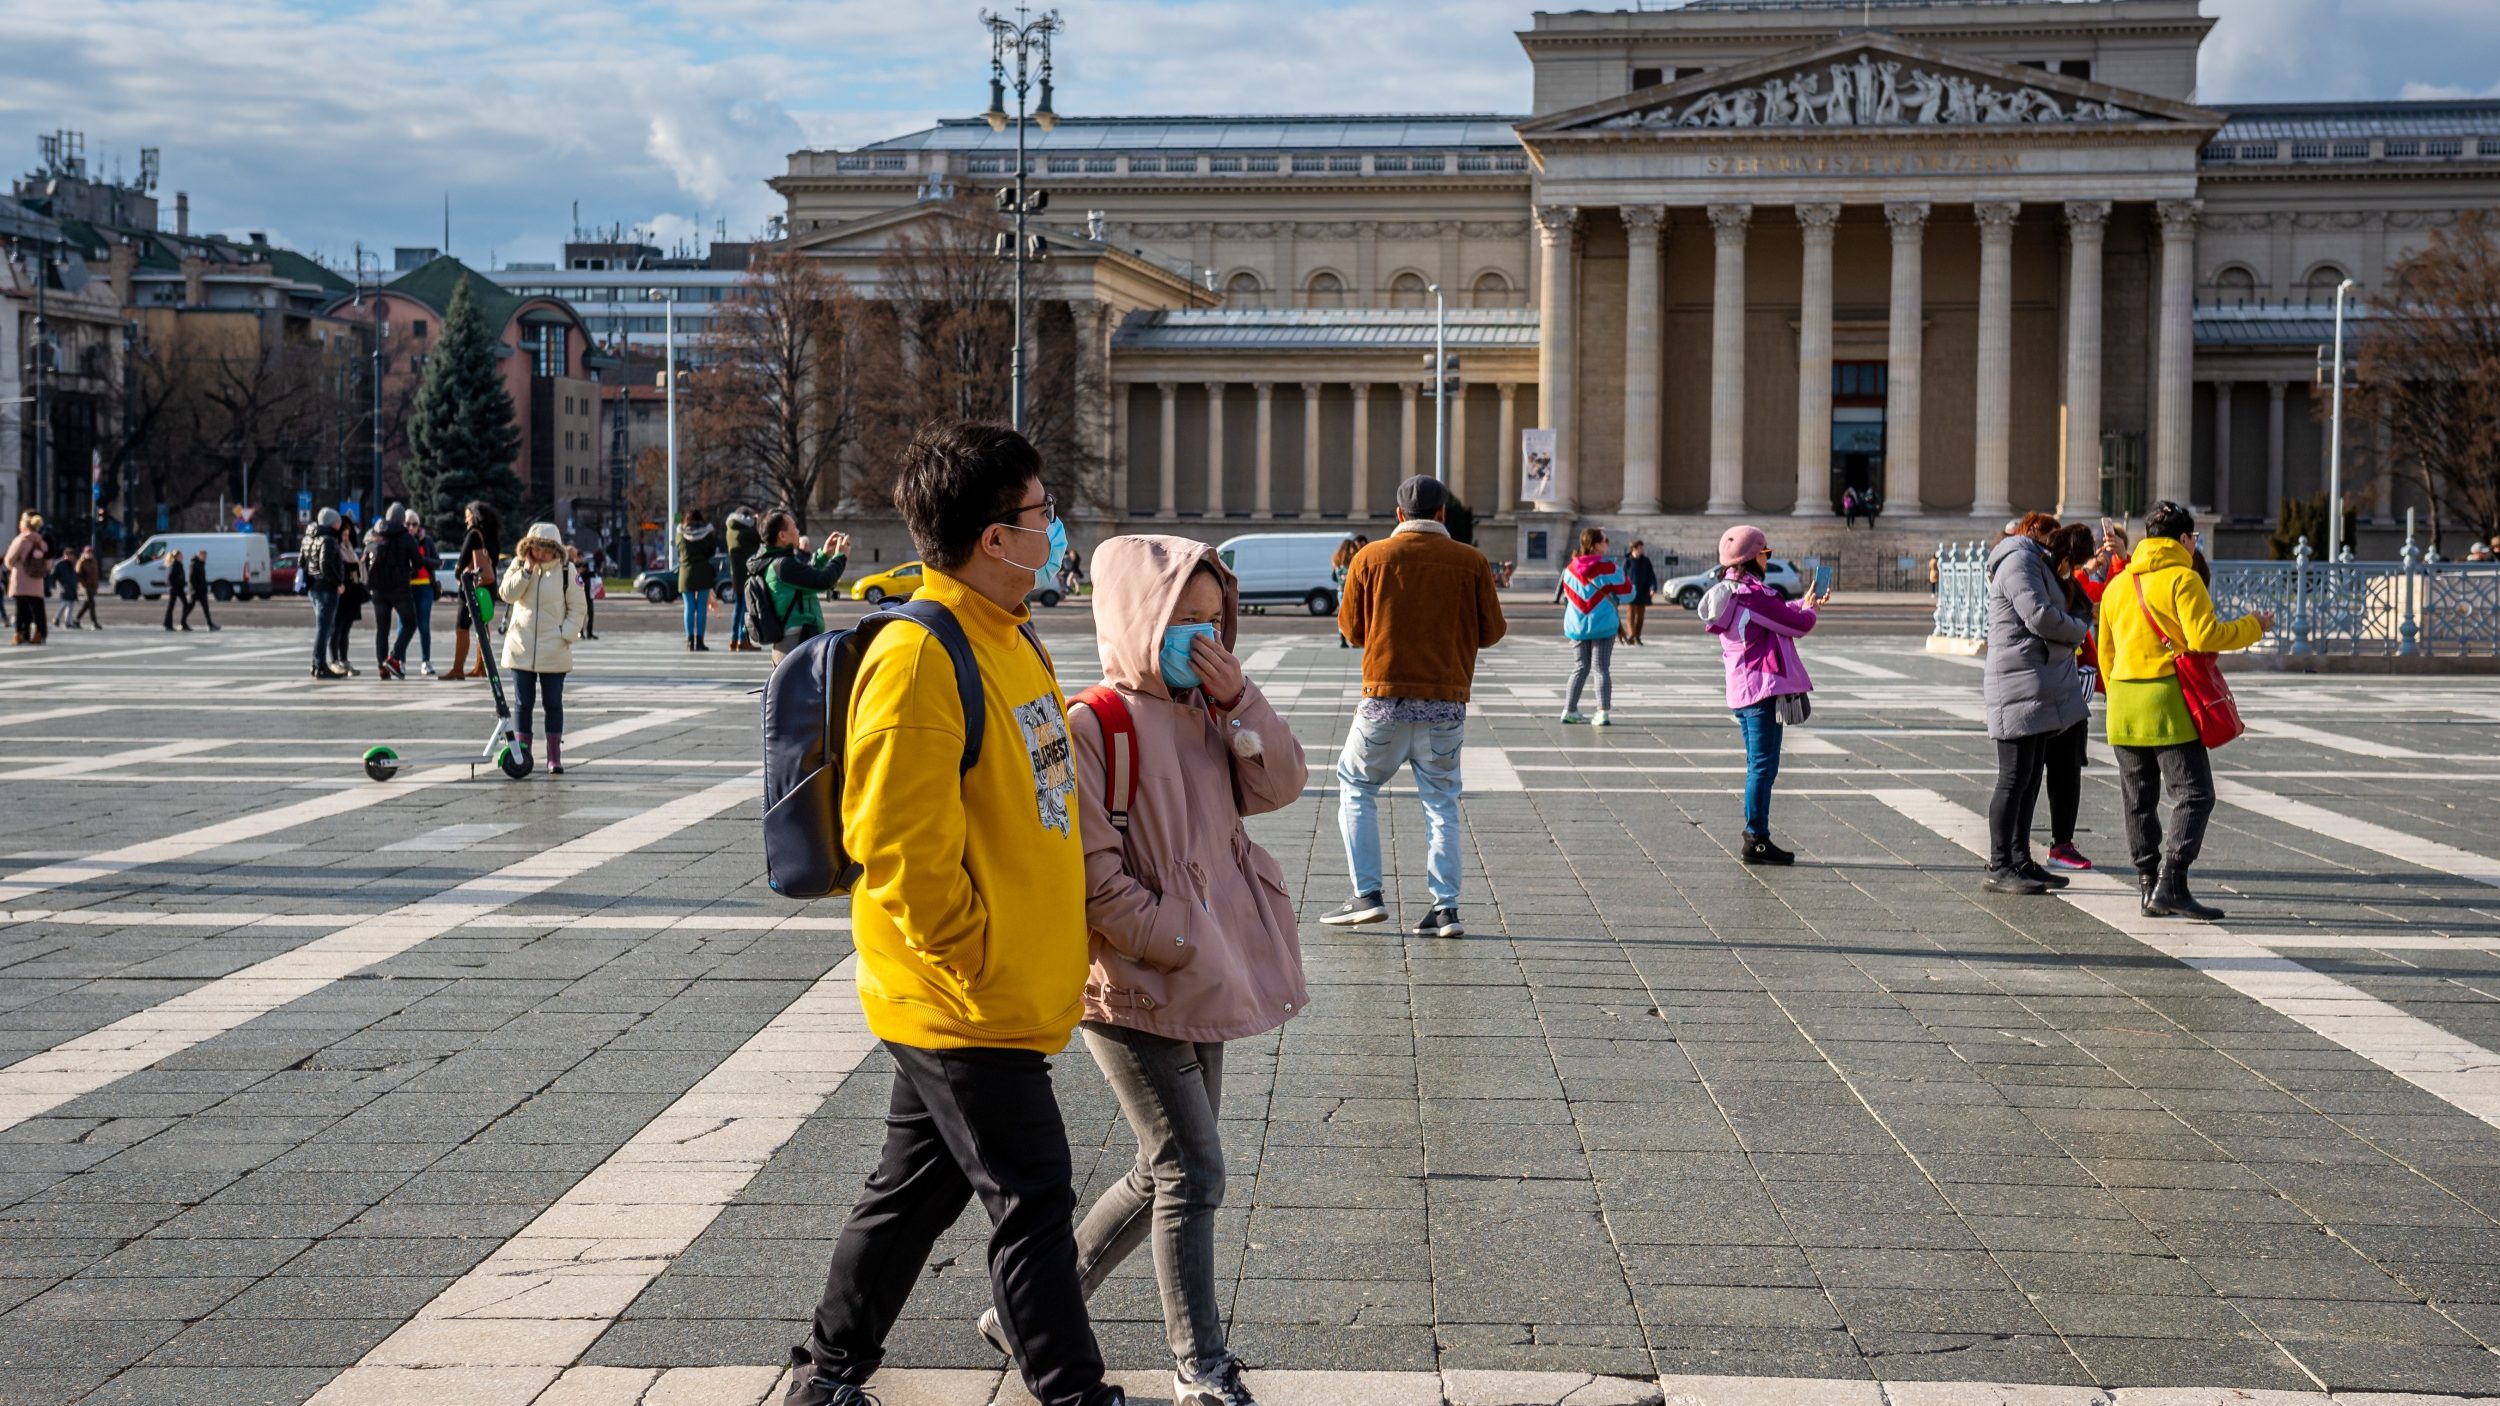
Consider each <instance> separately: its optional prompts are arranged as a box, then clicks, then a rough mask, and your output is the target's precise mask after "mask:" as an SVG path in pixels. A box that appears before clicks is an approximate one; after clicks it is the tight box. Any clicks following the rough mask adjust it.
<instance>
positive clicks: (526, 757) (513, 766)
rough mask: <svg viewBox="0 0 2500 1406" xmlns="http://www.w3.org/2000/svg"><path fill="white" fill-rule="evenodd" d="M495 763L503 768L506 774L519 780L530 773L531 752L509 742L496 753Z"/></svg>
mask: <svg viewBox="0 0 2500 1406" xmlns="http://www.w3.org/2000/svg"><path fill="white" fill-rule="evenodd" d="M495 765H497V766H499V767H502V768H503V774H504V775H506V776H509V777H511V778H512V779H513V780H515V781H518V780H520V779H521V778H522V777H524V776H527V775H529V774H530V754H529V753H527V752H524V751H522V750H521V749H520V748H518V747H515V746H513V745H512V744H510V743H508V742H507V743H505V744H504V746H503V749H502V750H501V751H498V752H497V753H495Z"/></svg>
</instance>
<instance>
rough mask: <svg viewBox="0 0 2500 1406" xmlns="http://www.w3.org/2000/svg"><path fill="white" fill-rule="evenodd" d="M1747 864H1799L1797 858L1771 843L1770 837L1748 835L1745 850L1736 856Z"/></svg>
mask: <svg viewBox="0 0 2500 1406" xmlns="http://www.w3.org/2000/svg"><path fill="white" fill-rule="evenodd" d="M1736 857H1737V858H1738V859H1741V860H1743V861H1744V862H1745V863H1747V864H1772V865H1785V864H1794V863H1796V862H1797V856H1796V855H1794V854H1792V853H1790V852H1789V851H1787V850H1784V849H1781V848H1780V847H1779V846H1778V845H1775V844H1773V843H1771V837H1770V836H1768V835H1747V836H1746V837H1745V848H1744V850H1743V851H1742V852H1741V853H1739V854H1738V855H1737V856H1736Z"/></svg>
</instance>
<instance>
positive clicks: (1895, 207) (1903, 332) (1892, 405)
mask: <svg viewBox="0 0 2500 1406" xmlns="http://www.w3.org/2000/svg"><path fill="white" fill-rule="evenodd" d="M1927 211H1928V206H1927V202H1926V201H1924V200H1904V201H1896V202H1894V203H1892V204H1889V205H1886V206H1885V207H1884V219H1885V220H1886V221H1888V222H1889V223H1890V224H1891V225H1892V311H1891V327H1890V331H1891V334H1892V336H1891V343H1890V345H1889V346H1888V347H1887V348H1886V350H1885V355H1886V356H1887V357H1889V358H1890V360H1889V361H1888V362H1887V363H1886V365H1885V368H1884V379H1885V395H1884V500H1885V502H1886V503H1887V504H1890V503H1893V502H1898V503H1900V504H1901V505H1902V507H1903V509H1904V510H1905V511H1908V512H1912V513H1917V512H1924V511H1926V506H1925V500H1924V499H1923V498H1922V497H1921V490H1920V487H1919V466H1920V462H1921V456H1922V454H1923V453H1924V450H1923V449H1922V447H1921V446H1922V445H1923V444H1924V441H1923V440H1922V439H1921V438H1920V431H1921V429H1922V428H1923V427H1922V426H1921V425H1920V423H1919V415H1920V414H1921V413H1922V412H1921V410H1920V408H1919V407H1920V404H1921V401H1920V396H1919V387H1920V385H1921V384H1922V382H1921V379H1920V364H1921V363H1922V362H1924V361H1925V360H1926V358H1927Z"/></svg>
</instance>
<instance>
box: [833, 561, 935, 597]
mask: <svg viewBox="0 0 2500 1406" xmlns="http://www.w3.org/2000/svg"><path fill="white" fill-rule="evenodd" d="M923 569H924V568H923V567H922V566H921V564H920V563H919V562H916V561H907V562H904V563H903V564H902V565H900V566H890V567H887V568H886V569H885V570H883V571H880V572H877V573H875V574H874V575H870V576H862V577H861V578H859V579H858V580H857V581H854V582H852V583H851V599H853V600H864V601H866V602H868V603H869V604H870V605H883V604H884V603H885V602H887V601H890V600H910V599H911V598H912V597H913V596H914V595H917V594H918V593H919V591H920V578H921V572H922V571H923Z"/></svg>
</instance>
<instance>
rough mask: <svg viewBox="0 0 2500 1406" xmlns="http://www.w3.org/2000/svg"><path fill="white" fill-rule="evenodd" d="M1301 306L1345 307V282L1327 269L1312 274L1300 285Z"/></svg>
mask: <svg viewBox="0 0 2500 1406" xmlns="http://www.w3.org/2000/svg"><path fill="white" fill-rule="evenodd" d="M1302 305H1303V306H1304V307H1313V308H1341V307H1344V306H1345V280H1344V279H1342V278H1339V277H1338V276H1337V275H1336V274H1334V273H1331V272H1329V271H1328V270H1327V269H1321V270H1320V271H1319V272H1317V273H1315V274H1312V275H1311V276H1310V277H1309V278H1307V279H1305V280H1303V283H1302Z"/></svg>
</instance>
